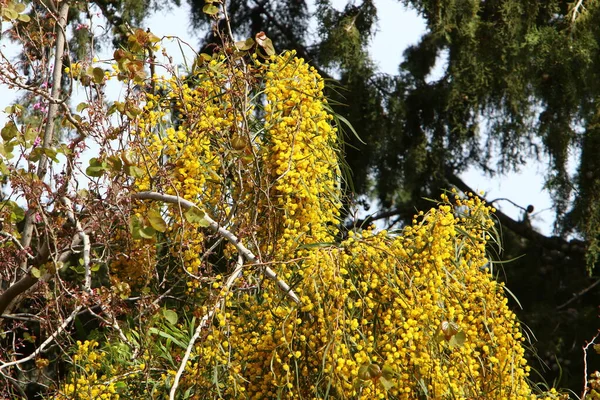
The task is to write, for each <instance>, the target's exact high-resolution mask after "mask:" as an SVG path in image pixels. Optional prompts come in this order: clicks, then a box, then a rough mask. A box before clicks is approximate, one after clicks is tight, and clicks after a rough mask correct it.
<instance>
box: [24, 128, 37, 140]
mask: <svg viewBox="0 0 600 400" xmlns="http://www.w3.org/2000/svg"><path fill="white" fill-rule="evenodd" d="M37 137H38V131H37V129H33V128H32V127H27V129H25V140H27V141H29V140H34V139H35V138H37Z"/></svg>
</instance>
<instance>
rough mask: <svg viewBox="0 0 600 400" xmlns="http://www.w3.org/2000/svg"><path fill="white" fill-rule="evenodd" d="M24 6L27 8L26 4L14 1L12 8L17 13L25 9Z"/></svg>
mask: <svg viewBox="0 0 600 400" xmlns="http://www.w3.org/2000/svg"><path fill="white" fill-rule="evenodd" d="M26 8H27V6H26V5H25V4H23V3H16V4H14V6H13V10H15V12H18V13H22V12H23V11H25V9H26Z"/></svg>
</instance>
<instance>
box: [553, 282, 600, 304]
mask: <svg viewBox="0 0 600 400" xmlns="http://www.w3.org/2000/svg"><path fill="white" fill-rule="evenodd" d="M598 284H600V279H598V280H597V281H596V282H594V283H592V284H591V285H590V286H588V287H586V288H585V289H583V290H581V291H580V292H579V293H576V294H575V295H574V296H573V297H571V298H570V299H569V300H568V301H567V302H566V303H563V304H561V305H560V306H558V307H556V309H557V310H560V309H563V308H565V307H566V306H568V305H569V304H571V303H572V302H574V301H575V300H577V299H578V298H580V297H581V296H583V295H584V294H586V293H587V292H589V291H590V290H592V289H593V288H595V287H596V286H598Z"/></svg>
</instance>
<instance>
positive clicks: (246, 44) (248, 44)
mask: <svg viewBox="0 0 600 400" xmlns="http://www.w3.org/2000/svg"><path fill="white" fill-rule="evenodd" d="M254 43H255V42H254V39H252V38H248V39H246V40H240V41H239V42H235V47H237V49H238V50H241V51H247V50H250V49H251V48H252V46H254Z"/></svg>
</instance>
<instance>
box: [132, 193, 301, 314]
mask: <svg viewBox="0 0 600 400" xmlns="http://www.w3.org/2000/svg"><path fill="white" fill-rule="evenodd" d="M133 197H134V198H136V199H140V200H157V201H164V202H165V203H172V204H178V205H179V206H181V207H182V208H183V209H185V210H187V209H190V208H198V209H200V208H199V207H198V206H197V205H195V204H194V203H192V202H191V201H188V200H185V199H183V198H181V197H179V196H172V195H168V194H162V193H157V192H139V193H135V194H134V195H133ZM204 219H206V222H208V224H209V226H210V228H211V229H212V230H213V231H215V232H216V233H218V234H219V235H221V236H222V237H224V238H225V239H227V241H229V242H230V243H231V244H233V245H234V246H235V248H236V249H237V250H238V252H239V253H240V254H242V255H243V256H244V258H245V259H246V260H248V261H250V263H252V264H258V263H259V262H260V261H259V260H258V258H257V257H256V256H255V255H254V254H253V253H252V252H251V251H250V250H249V249H248V248H247V247H246V246H244V245H243V244H242V242H241V241H240V239H239V238H238V237H237V236H235V235H234V234H233V233H231V232H230V231H228V230H227V229H225V228H223V227H222V226H221V225H219V224H218V223H217V222H216V221H215V220H213V219H212V218H211V217H209V216H208V215H206V214H204ZM264 271H265V275H266V276H267V278H269V279H271V280H273V281H275V283H277V286H279V288H280V289H281V290H282V291H283V292H284V293H285V294H286V295H287V296H288V297H290V298H291V299H292V300H293V301H294V302H295V303H297V304H300V303H301V302H300V299H299V298H298V296H297V295H296V293H294V291H293V290H292V288H290V286H289V285H288V284H287V283H285V282H284V281H283V280H281V279H279V277H278V276H277V274H276V273H275V271H273V270H272V269H271V268H269V267H264Z"/></svg>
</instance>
